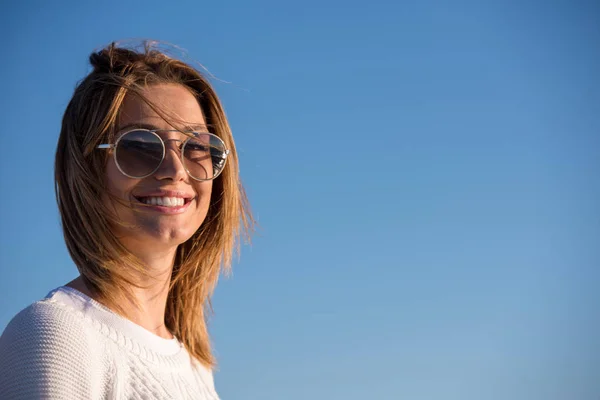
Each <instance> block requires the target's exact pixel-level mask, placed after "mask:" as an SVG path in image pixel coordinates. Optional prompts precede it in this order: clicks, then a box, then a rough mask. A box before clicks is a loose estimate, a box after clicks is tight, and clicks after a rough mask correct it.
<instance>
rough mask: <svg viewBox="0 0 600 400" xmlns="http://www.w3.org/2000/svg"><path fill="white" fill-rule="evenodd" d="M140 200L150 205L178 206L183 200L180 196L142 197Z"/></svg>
mask: <svg viewBox="0 0 600 400" xmlns="http://www.w3.org/2000/svg"><path fill="white" fill-rule="evenodd" d="M141 200H142V202H143V203H144V204H148V205H151V206H163V207H180V206H182V205H183V203H184V202H185V201H184V200H183V198H181V197H143V198H142V199H141Z"/></svg>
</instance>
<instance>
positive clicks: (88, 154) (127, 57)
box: [55, 42, 253, 367]
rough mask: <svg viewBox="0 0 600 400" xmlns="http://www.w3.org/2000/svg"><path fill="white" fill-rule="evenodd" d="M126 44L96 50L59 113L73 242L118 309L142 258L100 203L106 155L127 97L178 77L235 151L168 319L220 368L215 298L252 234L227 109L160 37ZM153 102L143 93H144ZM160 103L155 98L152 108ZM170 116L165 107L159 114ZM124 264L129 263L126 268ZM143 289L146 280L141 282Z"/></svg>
mask: <svg viewBox="0 0 600 400" xmlns="http://www.w3.org/2000/svg"><path fill="white" fill-rule="evenodd" d="M142 47H143V48H140V49H135V48H125V47H120V46H118V45H117V44H115V43H112V44H111V45H109V46H108V47H106V48H104V49H102V50H100V51H97V52H94V53H92V54H91V55H90V57H89V61H90V64H91V66H92V68H93V70H92V71H91V72H90V73H89V74H88V75H87V76H86V77H85V78H84V79H83V80H82V81H81V82H80V83H79V84H78V85H77V87H76V89H75V92H74V94H73V97H72V99H71V100H70V102H69V104H68V106H67V108H66V110H65V113H64V116H63V120H62V127H61V131H60V137H59V139H58V145H57V149H56V159H55V190H56V199H57V203H58V208H59V211H60V216H61V224H62V228H63V234H64V238H65V242H66V246H67V249H68V251H69V253H70V255H71V257H72V259H73V261H74V263H75V265H76V266H77V269H78V270H79V272H80V274H81V276H82V278H83V281H84V283H85V284H86V286H87V287H88V288H89V289H90V290H91V291H92V292H93V293H94V295H95V297H96V299H97V300H99V301H100V302H102V303H103V304H105V305H107V306H109V307H111V308H113V309H115V310H116V311H117V312H119V313H121V314H125V312H124V310H123V309H122V308H121V307H120V306H119V304H120V300H122V299H123V297H127V298H130V299H132V298H133V297H132V296H131V290H130V289H131V287H132V286H137V285H136V283H135V282H134V278H133V277H134V272H138V273H144V268H143V265H141V262H140V261H139V260H137V259H136V257H135V256H133V254H131V253H130V252H129V251H128V250H127V249H126V248H125V247H124V246H123V245H122V244H121V243H120V241H119V240H118V238H117V237H116V236H115V234H114V229H113V227H114V226H115V225H116V224H119V221H118V220H117V218H116V215H115V213H114V212H111V208H110V207H109V206H108V205H106V204H105V202H103V201H102V198H103V196H104V195H106V194H107V183H106V178H105V171H106V163H107V161H108V158H109V156H110V153H109V152H106V151H97V150H96V147H97V145H98V144H101V143H112V140H113V139H114V137H115V134H116V129H117V121H118V118H119V112H120V110H121V107H122V105H123V101H124V99H125V97H126V96H128V95H138V96H140V97H141V98H143V96H142V95H141V93H140V92H141V90H142V89H143V88H144V87H147V86H148V85H153V84H160V83H175V84H180V85H183V86H184V87H186V88H187V89H188V90H190V91H191V92H192V94H194V96H195V97H196V98H197V100H198V102H199V104H200V108H201V109H202V112H203V113H204V116H205V119H206V124H207V126H208V127H209V130H210V132H211V133H213V134H215V135H217V136H219V137H220V138H221V139H222V140H223V141H224V142H225V144H226V146H227V148H228V149H229V150H230V154H229V156H228V158H227V164H226V165H225V168H224V170H223V171H222V173H221V174H220V175H219V176H218V177H217V178H216V179H215V180H214V181H213V189H212V195H211V199H210V205H209V209H208V213H207V216H206V218H205V220H204V221H203V223H202V225H201V226H200V228H199V229H198V230H197V231H196V232H195V233H194V235H193V236H192V237H191V238H190V239H189V240H187V241H186V242H185V243H182V244H181V245H180V246H179V247H178V249H177V253H176V256H175V262H174V266H173V272H172V276H171V281H170V286H169V293H168V298H167V306H166V311H165V325H166V327H167V329H169V330H170V332H171V333H173V335H174V336H176V337H177V338H178V339H179V340H180V341H181V342H182V343H183V344H184V346H185V347H186V348H187V350H188V351H189V353H190V354H191V355H192V357H193V358H195V359H196V360H197V361H199V362H200V363H202V364H204V365H205V366H207V367H213V366H214V365H215V359H214V356H213V353H212V348H211V342H210V338H209V333H208V329H207V316H208V314H209V312H210V311H212V309H211V305H210V298H211V295H212V293H213V291H214V288H215V286H216V284H217V281H218V278H219V275H220V274H221V272H229V270H230V268H231V261H232V256H233V254H234V252H239V239H240V236H242V234H243V235H244V236H245V237H246V238H249V231H250V229H251V226H252V224H253V219H252V215H251V213H250V209H249V205H248V201H247V198H246V195H245V192H244V189H243V186H242V184H241V182H240V179H239V168H238V158H237V153H236V150H235V144H234V141H233V137H232V134H231V129H230V127H229V124H228V122H227V118H226V116H225V112H224V110H223V107H222V105H221V102H220V101H219V98H218V97H217V94H216V93H215V91H214V89H213V88H212V87H211V85H210V83H209V81H208V80H207V78H205V77H204V76H203V75H202V74H201V73H200V72H199V71H198V70H196V69H195V68H193V67H192V66H190V65H189V64H187V63H185V62H183V61H181V60H178V59H175V58H172V57H170V56H168V55H167V54H166V53H165V52H164V51H161V50H159V49H158V48H157V47H156V46H155V45H154V44H152V43H149V42H144V43H143V46H142ZM144 101H146V100H144ZM152 107H153V108H154V107H155V105H152ZM162 115H163V114H161V116H162ZM124 266H125V268H124ZM138 287H139V286H138Z"/></svg>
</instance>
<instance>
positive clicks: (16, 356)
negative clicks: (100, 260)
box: [0, 287, 218, 400]
mask: <svg viewBox="0 0 600 400" xmlns="http://www.w3.org/2000/svg"><path fill="white" fill-rule="evenodd" d="M41 398H43V399H53V400H54V399H57V400H58V399H64V400H74V399H85V400H95V399H119V400H120V399H140V400H141V399H194V400H217V399H218V396H217V394H216V393H215V389H214V384H213V377H212V372H211V371H210V370H209V369H207V368H205V367H203V366H202V365H201V364H199V363H196V362H193V361H192V358H191V357H190V355H189V353H188V352H187V351H186V349H185V347H183V345H182V344H181V343H180V342H179V341H178V340H177V339H171V340H170V339H163V338H161V337H159V336H156V335H154V334H153V333H151V332H150V331H147V330H146V329H144V328H142V327H141V326H139V325H136V324H135V323H133V322H131V321H129V320H127V319H125V318H123V317H121V316H119V315H117V314H115V313H114V312H112V311H111V310H109V309H108V308H106V307H104V306H103V305H101V304H100V303H98V302H96V301H94V300H93V299H91V298H89V297H87V296H85V295H84V294H82V293H80V292H78V291H76V290H74V289H71V288H69V287H60V288H58V289H55V290H53V291H52V292H50V293H49V294H48V296H46V298H44V299H43V300H41V301H38V302H36V303H34V304H32V305H30V306H29V307H27V308H25V309H24V310H23V311H21V312H20V313H19V314H17V315H16V316H15V317H14V318H13V319H12V321H11V322H10V323H9V324H8V326H7V327H6V329H5V330H4V333H3V334H2V336H1V337H0V399H3V400H11V399H41Z"/></svg>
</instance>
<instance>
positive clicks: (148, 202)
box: [135, 196, 194, 214]
mask: <svg viewBox="0 0 600 400" xmlns="http://www.w3.org/2000/svg"><path fill="white" fill-rule="evenodd" d="M135 199H136V200H137V201H139V202H140V203H142V204H143V205H144V206H143V207H144V208H145V209H146V210H149V211H154V212H158V213H161V214H181V213H183V212H185V211H186V210H187V209H188V207H189V205H190V204H191V202H192V200H194V197H180V196H135Z"/></svg>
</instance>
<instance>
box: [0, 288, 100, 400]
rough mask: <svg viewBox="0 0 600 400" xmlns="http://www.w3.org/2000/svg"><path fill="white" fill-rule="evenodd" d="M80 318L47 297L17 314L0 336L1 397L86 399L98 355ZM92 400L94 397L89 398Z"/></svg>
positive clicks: (92, 337)
mask: <svg viewBox="0 0 600 400" xmlns="http://www.w3.org/2000/svg"><path fill="white" fill-rule="evenodd" d="M99 346H101V342H98V341H97V340H96V338H95V335H94V330H93V329H90V327H89V323H88V321H86V320H85V318H84V317H83V316H82V315H81V314H79V313H77V312H75V311H74V310H72V309H69V308H68V307H64V305H62V304H58V303H56V302H53V301H52V299H51V298H50V297H48V298H46V299H44V300H42V301H39V302H36V303H33V304H32V305H30V306H29V307H27V308H25V309H24V310H23V311H21V312H20V313H18V314H17V315H16V316H15V317H14V318H13V319H12V320H11V321H10V323H9V324H8V326H7V327H6V329H5V330H4V332H3V333H2V336H0V398H3V399H4V398H15V399H18V398H34V397H37V398H39V397H44V398H47V397H50V398H55V397H60V396H63V395H64V396H67V397H70V398H85V397H88V396H90V395H91V394H92V393H93V391H94V386H97V385H96V384H95V383H94V378H93V374H92V372H91V371H93V373H94V374H98V373H100V374H102V369H104V368H103V365H104V364H105V363H104V362H103V360H102V357H101V353H102V350H101V349H100V348H99ZM88 398H93V397H88Z"/></svg>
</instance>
